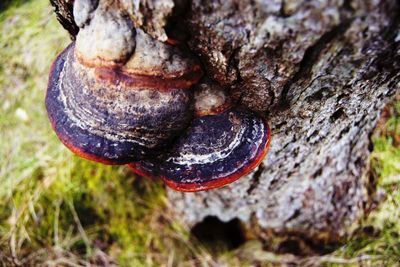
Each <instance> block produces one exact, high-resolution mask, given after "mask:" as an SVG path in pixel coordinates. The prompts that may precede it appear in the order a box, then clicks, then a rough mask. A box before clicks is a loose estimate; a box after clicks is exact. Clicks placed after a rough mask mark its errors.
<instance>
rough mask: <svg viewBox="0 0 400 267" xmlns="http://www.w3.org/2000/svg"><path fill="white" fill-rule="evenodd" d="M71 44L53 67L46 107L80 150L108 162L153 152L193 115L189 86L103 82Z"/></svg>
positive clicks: (69, 143) (62, 134)
mask: <svg viewBox="0 0 400 267" xmlns="http://www.w3.org/2000/svg"><path fill="white" fill-rule="evenodd" d="M74 48H75V45H74V44H71V45H70V46H69V47H67V48H66V49H65V50H64V51H63V52H62V53H61V54H60V55H59V56H58V57H57V59H56V60H55V62H54V63H53V66H52V68H51V72H50V77H49V84H48V89H47V95H46V109H47V112H48V116H49V118H50V121H51V124H52V126H53V128H54V130H55V132H56V133H57V135H58V137H59V139H60V140H61V141H62V142H63V143H64V144H65V145H66V146H67V147H68V148H70V149H71V150H72V151H73V152H75V153H76V154H78V155H80V156H82V157H84V158H87V159H90V160H94V161H98V162H102V163H106V164H125V163H129V162H132V161H136V160H141V159H144V158H148V157H150V156H154V155H156V154H158V153H159V151H160V150H162V149H164V147H165V145H166V144H168V143H170V142H171V139H172V138H174V137H175V136H176V135H178V134H179V133H180V132H182V131H183V130H184V129H185V128H186V127H187V126H188V124H189V123H190V120H191V117H192V113H193V111H192V95H191V92H190V90H182V89H176V88H170V89H169V90H168V91H165V90H158V89H157V88H149V87H140V86H135V85H133V86H127V85H125V84H122V83H120V82H118V81H116V82H115V83H109V82H105V81H104V80H103V79H101V78H99V77H98V76H97V75H96V73H95V69H94V68H90V67H86V66H84V65H82V64H80V62H78V61H77V60H76V57H75V53H74Z"/></svg>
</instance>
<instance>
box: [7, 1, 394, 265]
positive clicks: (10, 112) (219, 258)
mask: <svg viewBox="0 0 400 267" xmlns="http://www.w3.org/2000/svg"><path fill="white" fill-rule="evenodd" d="M0 31H1V34H0V99H1V104H0V111H1V114H2V115H1V116H0V134H1V142H0V159H1V160H0V184H1V187H0V262H2V263H3V264H5V265H6V266H8V265H7V262H8V263H9V264H10V265H13V264H14V265H16V264H21V265H23V264H25V265H29V266H34V265H37V266H43V265H48V266H87V265H88V264H92V265H106V264H109V265H111V266H112V265H113V264H119V265H122V266H160V265H162V266H176V265H177V264H178V263H179V264H180V265H183V266H213V265H216V264H217V263H218V265H221V264H226V265H229V266H239V265H240V266H247V265H251V264H254V263H258V264H260V265H262V266H264V265H265V266H269V265H270V264H277V263H284V262H288V261H289V262H290V261H297V262H298V261H304V263H306V262H312V261H316V262H319V263H321V264H324V265H328V266H332V265H338V264H348V265H358V264H359V261H363V262H364V263H366V264H368V263H370V264H384V265H390V264H394V263H396V262H398V261H400V242H399V233H400V229H399V228H400V223H399V222H398V221H399V218H400V209H399V205H400V189H399V182H400V181H399V180H400V148H399V136H400V129H399V125H400V115H399V114H400V101H399V100H397V101H396V102H395V104H394V105H393V106H391V107H390V108H388V109H387V112H386V113H387V114H388V116H387V117H388V120H387V121H385V122H384V123H382V124H381V126H380V127H379V129H381V131H380V132H379V134H377V135H376V136H374V145H375V148H374V152H373V154H372V157H371V162H372V165H373V173H374V175H375V176H376V177H378V178H377V181H378V184H379V186H381V187H383V188H385V190H386V191H387V196H386V201H385V202H384V203H383V204H382V205H381V206H380V207H379V209H377V210H375V211H373V212H372V213H371V214H370V216H369V217H368V218H367V219H365V220H364V221H363V222H362V223H361V226H360V229H359V230H357V231H356V232H355V234H354V236H352V237H350V238H349V240H348V241H347V242H346V243H345V244H344V245H343V246H342V247H340V248H338V250H336V251H335V252H333V253H332V254H330V255H326V256H322V257H317V258H316V257H311V258H304V259H299V258H296V257H294V256H293V255H284V256H279V255H275V254H272V253H269V252H265V251H262V248H261V244H260V243H259V242H257V241H250V242H248V243H246V244H245V245H244V246H242V247H241V248H239V249H237V250H235V251H224V252H220V253H218V254H216V253H211V252H210V250H209V249H207V248H205V247H204V246H203V245H201V244H199V243H198V242H197V241H195V240H193V238H191V237H190V235H189V231H188V229H186V227H185V226H184V225H181V224H179V223H177V222H176V221H174V219H173V215H172V214H170V212H169V211H168V210H169V209H168V205H169V203H168V201H167V199H166V196H165V190H164V187H163V185H162V184H160V183H157V182H153V181H149V180H146V179H141V178H138V177H136V176H135V175H134V174H133V173H132V172H130V171H129V170H128V169H127V168H126V167H111V166H103V165H100V164H96V163H91V162H88V161H85V160H82V159H79V158H77V157H76V156H74V155H72V153H70V152H69V151H68V150H67V149H66V148H64V147H63V146H62V145H61V143H60V142H59V141H58V139H57V137H56V136H55V134H54V133H53V132H52V130H51V128H50V125H49V122H48V119H47V116H46V112H45V108H44V95H45V88H46V83H47V74H48V70H49V67H50V63H51V61H52V60H53V59H54V58H55V56H56V54H57V53H58V52H60V51H61V50H62V49H63V48H64V47H65V46H66V45H67V44H68V43H69V38H68V36H67V33H66V31H63V30H62V28H61V26H60V25H59V24H58V22H57V21H56V19H55V16H54V14H52V9H51V7H50V6H49V4H48V1H47V0H35V1H33V0H32V1H22V0H21V1H8V4H7V6H6V7H4V9H3V11H0ZM219 250H221V249H219Z"/></svg>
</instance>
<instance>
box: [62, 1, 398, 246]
mask: <svg viewBox="0 0 400 267" xmlns="http://www.w3.org/2000/svg"><path fill="white" fill-rule="evenodd" d="M125 2H127V1H125ZM128 2H129V1H128ZM175 2H176V3H175V6H174V3H173V1H172V0H169V1H160V0H153V1H147V2H145V3H139V4H138V6H137V7H136V9H135V10H134V9H132V10H131V11H132V13H131V16H132V17H133V20H134V22H135V24H136V26H138V27H142V28H143V29H144V30H146V31H147V32H148V33H149V34H151V35H152V36H153V37H156V38H158V39H160V40H165V39H166V35H168V36H178V37H179V36H184V37H183V40H185V42H186V43H187V44H188V46H189V48H190V49H191V51H193V53H194V54H195V55H197V56H199V58H200V59H201V61H202V63H203V64H204V69H205V72H206V75H208V76H209V77H210V78H212V79H214V80H215V81H217V82H218V83H219V84H221V85H222V86H224V87H225V88H228V89H229V90H230V92H231V95H232V96H233V97H234V98H235V99H236V100H237V101H238V102H239V103H241V104H243V105H246V106H248V107H250V108H252V109H253V110H256V111H258V112H261V113H262V114H264V115H265V116H266V117H267V118H268V121H269V124H270V126H271V129H272V143H271V148H270V152H269V154H268V155H267V157H266V159H265V160H264V161H263V163H262V164H261V166H260V167H259V168H258V169H257V170H256V171H254V172H253V173H251V174H250V175H248V176H247V177H244V178H242V179H240V180H239V181H237V182H235V183H233V184H231V185H229V186H226V187H224V188H221V189H217V190H211V191H206V192H199V193H179V192H174V191H171V190H170V191H168V197H169V199H170V202H171V206H172V207H173V209H174V210H175V211H176V213H177V218H180V219H182V220H183V221H184V222H186V223H188V224H189V225H190V226H194V225H196V224H197V223H200V222H201V221H202V220H203V219H204V218H205V217H207V216H216V217H218V218H219V219H220V220H222V221H229V220H232V219H234V218H238V219H240V221H241V222H242V224H243V227H244V228H245V229H247V232H248V233H249V234H251V235H255V236H257V237H258V238H262V239H270V238H271V237H278V236H281V237H289V236H290V239H293V238H295V237H296V238H297V239H298V240H302V241H305V242H303V243H304V244H306V243H307V245H311V247H312V244H316V243H319V242H320V241H336V240H338V239H340V238H341V237H342V236H343V235H345V234H346V233H347V232H348V230H349V229H350V228H351V227H350V226H351V225H353V224H354V223H356V222H357V221H358V220H359V219H360V218H361V217H362V216H363V215H364V213H365V211H366V209H367V208H368V203H370V200H371V197H370V194H369V193H370V188H371V187H372V185H373V181H371V180H370V176H369V164H368V157H369V154H370V152H371V150H372V143H371V140H370V136H371V133H372V131H373V130H374V128H375V126H376V124H377V121H378V119H379V116H380V112H381V110H382V108H383V107H384V105H385V104H386V103H387V102H388V100H389V99H390V98H391V97H392V96H393V95H394V94H395V93H396V92H397V90H398V89H399V77H400V74H399V70H400V48H399V44H400V32H399V29H400V27H399V18H400V9H399V2H398V1H395V0H376V1H372V0H371V1H364V0H352V1H346V0H331V1H319V0H309V1H294V0H293V1H292V0H265V1H260V0H256V1H250V0H246V1H242V0H227V1H219V2H218V1H200V0H193V1H192V2H191V3H189V2H187V3H186V2H185V1H175ZM178 2H179V4H177V3H178ZM55 3H56V5H61V6H62V5H63V1H62V0H61V1H55ZM160 3H162V4H160ZM167 7H168V8H167ZM171 7H174V8H171ZM143 18H146V19H143ZM182 22H185V23H182ZM182 25H183V26H182ZM165 29H166V30H165ZM164 30H165V31H164Z"/></svg>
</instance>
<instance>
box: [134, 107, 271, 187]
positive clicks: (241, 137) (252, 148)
mask: <svg viewBox="0 0 400 267" xmlns="http://www.w3.org/2000/svg"><path fill="white" fill-rule="evenodd" d="M270 138H271V135H270V129H269V127H268V125H267V123H266V122H265V121H264V119H263V118H261V117H260V116H258V115H257V114H255V113H253V112H252V111H249V110H246V109H242V108H231V109H229V110H227V111H225V112H222V113H220V114H217V115H211V116H210V115H207V116H202V117H197V118H195V119H194V120H193V121H192V124H191V126H190V127H189V128H188V129H187V131H186V133H185V134H184V135H182V136H181V137H180V138H179V139H178V140H177V142H176V143H175V145H174V146H173V147H172V148H171V149H170V150H169V151H170V152H169V153H168V154H166V155H163V156H159V157H158V158H157V159H153V160H143V161H139V162H135V163H131V164H130V167H131V168H132V169H133V170H134V171H135V172H137V173H138V174H141V175H144V176H150V177H160V178H161V179H163V180H164V182H165V183H166V185H168V186H169V187H171V188H172V189H175V190H177V191H185V192H194V191H201V190H208V189H212V188H217V187H221V186H224V185H226V184H229V183H232V182H234V181H236V180H237V179H239V178H240V177H242V176H244V175H245V174H247V173H249V172H250V171H252V170H253V169H254V168H256V167H257V166H258V165H259V164H260V163H261V161H262V160H263V158H264V157H265V155H266V153H267V151H268V148H269V143H270Z"/></svg>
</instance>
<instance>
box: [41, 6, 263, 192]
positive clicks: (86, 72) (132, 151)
mask: <svg viewBox="0 0 400 267" xmlns="http://www.w3.org/2000/svg"><path fill="white" fill-rule="evenodd" d="M110 3H111V4H110ZM112 3H113V2H112V1H111V2H109V1H102V0H100V1H89V0H76V1H75V3H74V6H75V7H77V6H79V5H81V6H82V5H83V6H84V7H85V8H80V9H76V8H75V9H74V17H75V19H76V22H77V25H78V26H79V27H80V29H81V30H80V31H79V33H78V35H77V38H76V42H74V43H72V44H70V45H69V46H68V47H67V48H66V49H65V50H64V51H63V52H62V53H61V54H60V55H59V56H58V57H57V59H56V60H55V61H54V63H53V65H52V68H51V71H50V77H49V83H48V89H47V94H46V109H47V112H48V116H49V119H50V122H51V124H52V126H53V129H54V130H55V132H56V134H57V135H58V137H59V139H60V140H61V142H62V143H64V144H65V145H66V146H67V147H68V148H69V149H70V150H71V151H73V152H74V153H76V154H77V155H79V156H81V157H83V158H86V159H89V160H94V161H97V162H101V163H105V164H129V166H130V167H131V168H132V169H133V170H134V171H135V172H137V173H139V174H142V175H144V176H151V177H157V178H161V179H162V180H164V182H165V183H166V184H167V185H168V186H169V187H171V188H173V189H175V190H179V191H200V190H207V189H211V188H217V187H220V186H223V185H226V184H228V183H231V182H233V181H235V180H237V179H238V178H240V177H242V176H243V175H245V174H247V173H248V172H250V171H252V170H253V169H254V168H256V167H257V166H258V164H259V163H260V162H261V160H262V159H263V158H264V156H265V155H266V153H267V150H268V147H269V142H270V136H271V134H270V130H269V127H268V125H267V123H266V121H265V120H264V119H263V118H262V117H260V116H259V115H258V114H256V113H255V112H253V111H251V110H249V109H247V108H245V107H239V106H237V105H234V104H233V103H232V101H231V100H230V98H229V95H228V93H227V92H225V91H224V90H223V89H221V88H220V87H219V86H218V85H216V84H214V83H213V82H212V81H210V80H208V79H207V78H203V79H202V82H201V83H199V81H200V79H201V78H202V76H203V72H202V69H201V66H200V63H199V61H198V60H197V59H196V58H195V57H193V56H192V55H190V53H189V52H187V51H186V50H185V49H184V48H181V47H177V46H173V45H169V44H167V43H162V42H160V41H158V40H155V39H153V38H152V37H150V36H149V35H147V34H146V33H145V32H143V31H142V30H140V29H136V28H135V27H134V25H133V22H132V21H131V19H130V18H129V16H128V15H127V14H125V13H124V9H123V8H117V7H115V6H113V4H112Z"/></svg>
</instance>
